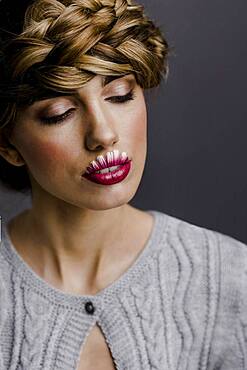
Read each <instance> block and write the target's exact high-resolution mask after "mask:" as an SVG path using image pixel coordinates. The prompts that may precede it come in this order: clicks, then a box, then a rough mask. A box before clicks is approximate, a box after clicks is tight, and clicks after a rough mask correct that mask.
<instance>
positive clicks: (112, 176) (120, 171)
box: [82, 150, 131, 185]
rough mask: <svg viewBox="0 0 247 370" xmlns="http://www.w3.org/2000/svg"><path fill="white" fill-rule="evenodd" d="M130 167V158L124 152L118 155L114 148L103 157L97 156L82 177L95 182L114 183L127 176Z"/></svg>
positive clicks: (102, 183)
mask: <svg viewBox="0 0 247 370" xmlns="http://www.w3.org/2000/svg"><path fill="white" fill-rule="evenodd" d="M130 169H131V160H130V159H129V158H128V156H127V154H126V152H123V153H122V154H121V155H120V154H119V151H118V150H116V151H113V152H108V153H107V154H106V156H105V157H103V156H99V157H97V159H96V161H93V162H92V163H91V165H90V166H89V167H88V168H87V171H86V172H85V173H84V174H83V175H82V177H84V178H86V179H87V180H89V181H91V182H94V183H97V184H101V185H114V184H117V183H119V182H122V181H123V180H124V179H125V178H126V177H127V176H128V174H129V172H130Z"/></svg>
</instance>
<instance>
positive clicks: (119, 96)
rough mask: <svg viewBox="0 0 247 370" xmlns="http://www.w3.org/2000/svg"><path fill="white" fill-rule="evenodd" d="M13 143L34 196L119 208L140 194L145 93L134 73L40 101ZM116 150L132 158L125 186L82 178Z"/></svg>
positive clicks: (22, 118)
mask: <svg viewBox="0 0 247 370" xmlns="http://www.w3.org/2000/svg"><path fill="white" fill-rule="evenodd" d="M104 82H105V83H104ZM54 116H61V117H60V118H56V119H53V118H51V117H54ZM11 143H12V145H14V146H15V147H16V149H17V150H18V152H19V153H20V155H21V156H22V158H23V160H24V162H25V164H26V166H27V168H28V172H29V175H30V180H31V184H32V192H33V197H35V196H41V199H43V196H44V195H49V197H50V195H51V196H52V197H55V198H56V199H58V200H63V201H65V202H67V203H69V204H72V205H75V206H78V207H81V208H88V209H95V210H103V209H109V208H115V207H119V206H121V205H123V204H126V203H128V202H129V201H130V200H131V199H132V198H133V196H134V195H135V193H136V191H137V189H138V186H139V183H140V181H141V177H142V175H143V170H144V166H145V160H146V152H147V111H146V104H145V99H144V94H143V90H142V89H141V87H140V86H139V85H137V83H136V80H135V77H134V75H132V74H130V75H126V76H123V77H120V78H119V77H118V78H116V79H113V80H112V81H111V82H109V81H105V79H104V77H102V76H96V77H95V78H93V79H92V80H91V81H89V82H88V83H87V84H86V85H85V86H84V87H82V88H81V89H79V90H78V91H77V94H75V95H71V96H66V97H61V96H60V97H56V98H52V99H46V100H41V101H37V102H35V103H34V104H33V105H31V106H29V107H28V108H26V109H25V110H23V111H22V112H21V113H20V114H19V116H18V118H17V124H16V126H15V129H14V131H13V135H12V137H11ZM113 150H119V152H120V153H122V152H126V153H127V155H128V158H129V159H131V169H130V172H129V174H128V176H127V177H126V178H125V179H124V180H123V181H121V182H119V183H116V184H113V185H102V184H98V183H94V182H92V181H89V180H88V179H86V178H84V177H82V174H83V173H85V171H86V170H87V167H88V166H89V165H90V163H91V161H93V160H96V158H97V157H98V156H99V155H103V156H104V155H105V154H106V153H107V152H108V151H113Z"/></svg>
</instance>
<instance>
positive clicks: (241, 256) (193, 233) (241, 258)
mask: <svg viewBox="0 0 247 370" xmlns="http://www.w3.org/2000/svg"><path fill="white" fill-rule="evenodd" d="M160 213H161V214H162V215H163V217H165V216H166V217H167V218H168V222H167V223H168V227H167V230H168V233H167V238H168V240H169V241H170V242H171V241H173V242H176V241H177V243H180V244H183V245H184V246H185V245H186V246H187V247H188V248H193V247H194V248H200V247H203V248H204V249H205V248H209V249H210V250H212V249H214V250H215V249H217V250H218V252H219V253H220V254H221V258H223V259H224V260H223V262H226V260H227V259H229V260H230V261H232V262H235V263H237V262H239V263H241V264H242V263H243V262H245V263H246V259H247V245H246V244H245V243H243V242H241V241H239V240H237V239H236V238H234V237H232V236H229V235H227V234H224V233H221V232H219V231H216V230H212V229H208V228H206V227H203V226H200V225H196V224H194V223H191V222H189V221H186V220H182V219H180V218H177V217H174V216H170V215H165V214H164V213H162V212H160Z"/></svg>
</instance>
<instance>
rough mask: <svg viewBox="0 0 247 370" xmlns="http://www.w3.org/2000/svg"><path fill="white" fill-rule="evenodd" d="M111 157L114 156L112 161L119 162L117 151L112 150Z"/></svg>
mask: <svg viewBox="0 0 247 370" xmlns="http://www.w3.org/2000/svg"><path fill="white" fill-rule="evenodd" d="M113 155H114V160H115V161H118V160H119V150H113Z"/></svg>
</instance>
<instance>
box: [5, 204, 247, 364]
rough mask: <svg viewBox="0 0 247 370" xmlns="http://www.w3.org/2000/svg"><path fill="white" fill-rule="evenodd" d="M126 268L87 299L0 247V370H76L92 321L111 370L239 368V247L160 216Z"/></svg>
mask: <svg viewBox="0 0 247 370" xmlns="http://www.w3.org/2000/svg"><path fill="white" fill-rule="evenodd" d="M148 212H150V213H151V214H153V216H154V217H155V223H154V227H153V230H152V234H151V235H150V237H149V240H148V242H147V243H146V245H145V248H144V249H143V250H142V252H141V253H140V254H139V256H138V257H137V259H136V260H135V262H134V263H133V264H132V265H131V266H130V267H129V269H128V270H127V271H126V272H125V273H124V274H123V275H122V276H121V277H120V278H119V279H118V280H116V281H114V282H113V283H112V284H111V285H109V286H107V287H106V288H104V289H103V290H102V291H100V292H99V293H98V294H96V295H93V296H82V295H73V294H67V293H65V292H62V291H61V290H58V289H56V288H55V287H53V286H51V285H49V284H48V283H46V282H45V281H44V280H43V279H41V278H40V277H39V276H38V275H37V274H36V273H35V272H34V271H33V270H32V269H30V268H29V266H28V265H27V264H26V263H25V262H24V260H23V259H22V258H21V257H20V255H19V254H18V253H17V251H16V250H15V248H14V246H13V245H12V244H11V241H10V239H9V235H8V233H7V229H6V225H5V224H4V223H3V225H2V242H1V244H0V333H1V335H0V369H1V370H5V369H11V370H41V369H44V370H58V369H60V370H76V368H77V365H78V363H79V356H80V349H81V346H82V345H83V343H84V341H85V340H86V336H87V335H88V334H89V332H90V330H91V328H92V327H93V326H94V325H95V323H96V322H97V323H98V325H99V326H100V327H101V329H102V331H103V333H104V335H105V337H106V340H107V343H108V345H109V348H110V351H111V354H112V357H113V361H114V364H115V367H116V369H118V370H175V369H179V370H182V369H184V370H185V369H187V370H199V369H200V370H204V369H208V370H216V369H217V370H220V369H221V370H241V369H247V246H246V245H245V244H243V243H241V242H239V241H237V240H235V239H233V238H231V237H228V236H226V235H223V234H220V233H218V232H215V231H210V230H207V229H204V228H201V227H198V226H195V225H192V224H190V223H187V222H185V221H182V220H179V219H177V218H174V217H171V216H168V215H166V214H164V213H162V212H159V211H148Z"/></svg>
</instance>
